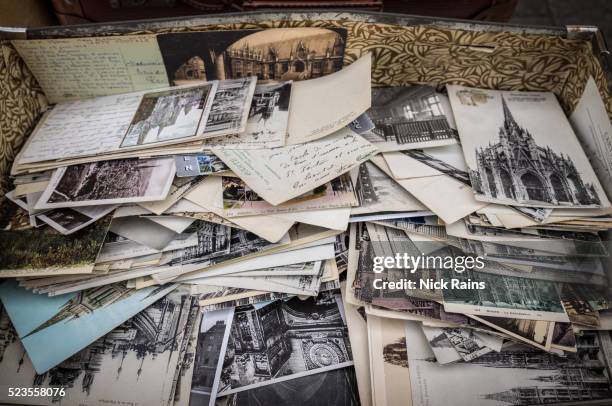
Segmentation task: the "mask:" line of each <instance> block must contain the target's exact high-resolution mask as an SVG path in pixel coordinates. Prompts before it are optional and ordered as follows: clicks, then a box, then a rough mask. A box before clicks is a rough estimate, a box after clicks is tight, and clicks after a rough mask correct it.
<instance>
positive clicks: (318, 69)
mask: <svg viewBox="0 0 612 406" xmlns="http://www.w3.org/2000/svg"><path fill="white" fill-rule="evenodd" d="M157 42H158V44H159V48H160V51H161V54H162V57H163V60H164V65H165V66H166V72H167V74H168V81H169V82H170V83H171V84H175V85H180V84H185V83H190V82H191V83H192V82H193V81H207V80H227V79H240V78H244V77H247V76H256V77H257V79H258V80H275V81H279V80H280V81H284V80H305V79H313V78H317V77H321V76H325V75H327V74H330V73H333V72H336V71H338V70H340V69H341V68H342V64H343V58H344V47H345V44H346V29H342V28H329V29H328V28H316V27H304V28H272V29H267V30H232V31H202V32H181V33H170V34H162V35H158V37H157Z"/></svg>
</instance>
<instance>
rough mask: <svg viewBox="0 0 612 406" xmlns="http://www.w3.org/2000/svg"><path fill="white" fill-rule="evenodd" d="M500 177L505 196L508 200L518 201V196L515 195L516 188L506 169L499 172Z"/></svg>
mask: <svg viewBox="0 0 612 406" xmlns="http://www.w3.org/2000/svg"><path fill="white" fill-rule="evenodd" d="M499 177H500V179H501V184H502V188H503V191H504V195H505V196H506V197H507V198H508V199H516V194H515V193H514V186H513V185H512V178H511V177H510V174H509V173H508V171H506V170H505V169H501V170H500V171H499Z"/></svg>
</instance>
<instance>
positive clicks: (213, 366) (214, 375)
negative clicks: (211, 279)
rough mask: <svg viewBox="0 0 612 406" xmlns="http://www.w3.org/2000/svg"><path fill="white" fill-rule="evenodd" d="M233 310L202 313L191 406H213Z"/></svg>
mask: <svg viewBox="0 0 612 406" xmlns="http://www.w3.org/2000/svg"><path fill="white" fill-rule="evenodd" d="M233 315H234V309H233V308H229V309H222V310H216V311H209V312H204V314H203V315H202V322H201V323H200V332H199V333H198V341H197V344H196V353H195V359H194V363H193V375H192V378H191V394H190V397H189V405H190V406H214V405H215V399H216V395H217V388H218V386H219V379H220V377H221V370H222V369H223V364H224V357H223V356H224V354H225V351H226V348H227V342H228V339H229V335H230V327H231V325H232V317H233Z"/></svg>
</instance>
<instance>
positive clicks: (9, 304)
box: [0, 279, 76, 337]
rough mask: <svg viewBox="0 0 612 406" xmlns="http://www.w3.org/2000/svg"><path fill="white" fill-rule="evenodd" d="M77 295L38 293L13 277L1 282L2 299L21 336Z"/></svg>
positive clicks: (0, 293) (55, 312)
mask: <svg viewBox="0 0 612 406" xmlns="http://www.w3.org/2000/svg"><path fill="white" fill-rule="evenodd" d="M75 295H76V293H67V294H65V295H60V296H47V295H37V294H36V293H32V291H29V290H27V289H24V288H22V287H20V286H19V283H18V282H17V281H16V280H13V279H11V280H6V281H4V283H0V300H1V301H2V304H3V305H4V308H5V309H6V312H7V313H8V314H9V316H10V318H11V322H12V323H13V327H15V330H16V331H17V334H18V335H19V337H23V336H24V335H26V334H28V333H30V332H32V331H33V330H34V329H35V328H36V327H38V326H40V325H41V324H43V323H44V322H45V321H47V320H49V319H50V318H51V317H53V316H54V315H55V314H57V313H58V312H59V311H60V310H61V309H62V307H63V306H64V305H66V303H67V302H68V301H69V300H70V299H72V298H73V297H74V296H75Z"/></svg>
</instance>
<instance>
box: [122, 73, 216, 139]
mask: <svg viewBox="0 0 612 406" xmlns="http://www.w3.org/2000/svg"><path fill="white" fill-rule="evenodd" d="M216 87H217V83H207V84H205V85H201V86H197V87H188V88H183V89H171V90H163V91H160V92H150V93H145V94H144V95H143V96H142V99H141V101H140V105H139V106H138V109H137V110H136V114H134V118H133V119H132V122H131V123H130V126H129V127H128V130H127V133H126V134H125V137H124V138H123V141H122V142H121V148H125V147H133V146H136V145H147V144H155V143H158V142H164V141H170V140H176V139H180V138H192V137H195V136H196V135H199V134H198V128H199V127H200V122H201V121H202V122H203V123H206V120H207V118H208V114H209V112H210V108H211V104H212V100H213V97H214V94H215V90H216Z"/></svg>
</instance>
